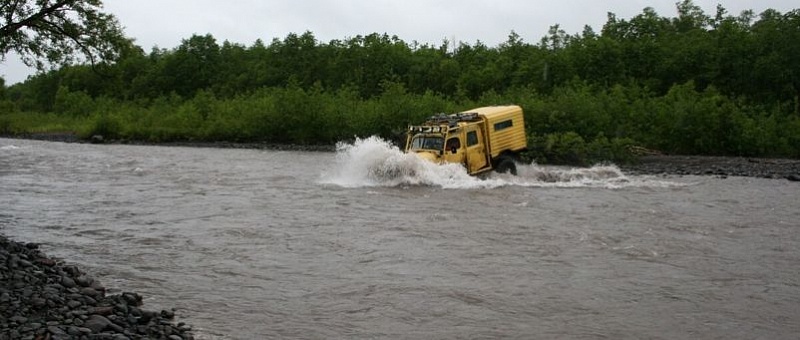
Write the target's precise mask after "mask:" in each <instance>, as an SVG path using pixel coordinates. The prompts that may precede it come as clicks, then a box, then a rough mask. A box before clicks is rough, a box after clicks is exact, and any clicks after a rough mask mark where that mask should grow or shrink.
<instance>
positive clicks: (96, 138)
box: [89, 135, 103, 144]
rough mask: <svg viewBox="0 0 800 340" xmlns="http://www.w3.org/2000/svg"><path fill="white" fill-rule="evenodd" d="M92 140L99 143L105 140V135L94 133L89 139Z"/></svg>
mask: <svg viewBox="0 0 800 340" xmlns="http://www.w3.org/2000/svg"><path fill="white" fill-rule="evenodd" d="M89 141H90V142H92V143H95V144H99V143H102V142H103V135H92V138H91V139H89Z"/></svg>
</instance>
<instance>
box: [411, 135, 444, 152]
mask: <svg viewBox="0 0 800 340" xmlns="http://www.w3.org/2000/svg"><path fill="white" fill-rule="evenodd" d="M442 146H444V138H442V137H436V136H424V135H417V136H414V139H412V140H411V149H412V150H420V149H427V150H442Z"/></svg>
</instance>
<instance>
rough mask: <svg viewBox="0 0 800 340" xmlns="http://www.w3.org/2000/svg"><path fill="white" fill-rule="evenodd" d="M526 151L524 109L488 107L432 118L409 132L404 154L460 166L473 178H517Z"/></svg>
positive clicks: (411, 128) (412, 127) (411, 127)
mask: <svg viewBox="0 0 800 340" xmlns="http://www.w3.org/2000/svg"><path fill="white" fill-rule="evenodd" d="M526 148H527V139H526V136H525V122H524V118H523V113H522V108H520V107H519V106H516V105H509V106H489V107H481V108H476V109H472V110H468V111H464V112H459V113H452V114H438V115H434V116H431V117H430V118H428V120H427V121H425V122H424V123H423V124H421V125H412V126H409V128H408V134H407V139H406V147H405V152H407V153H416V154H417V155H418V156H420V157H421V158H423V159H426V160H429V161H431V162H434V163H438V164H443V163H458V164H461V165H463V166H464V168H465V169H466V170H467V172H468V173H469V174H471V175H477V174H482V173H485V172H488V171H491V170H495V171H497V172H511V173H512V174H515V175H516V165H515V163H514V160H515V159H517V158H518V155H519V153H520V152H522V151H524V150H525V149H526Z"/></svg>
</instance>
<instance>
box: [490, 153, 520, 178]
mask: <svg viewBox="0 0 800 340" xmlns="http://www.w3.org/2000/svg"><path fill="white" fill-rule="evenodd" d="M494 171H497V172H498V173H501V174H504V173H507V172H510V173H511V174H512V175H514V176H516V175H517V165H516V164H515V163H514V160H513V159H511V158H509V157H500V159H499V160H498V161H497V166H496V167H495V168H494Z"/></svg>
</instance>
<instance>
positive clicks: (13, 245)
mask: <svg viewBox="0 0 800 340" xmlns="http://www.w3.org/2000/svg"><path fill="white" fill-rule="evenodd" d="M38 248H39V247H38V245H37V244H34V243H27V244H25V243H19V242H15V241H12V240H9V239H8V238H6V237H3V236H0V340H6V339H8V340H11V339H31V340H33V339H37V340H38V339H53V340H55V339H114V340H122V339H169V340H181V339H193V336H192V333H191V327H189V326H187V325H185V324H184V323H177V324H175V323H174V322H173V321H172V320H173V318H174V316H175V314H174V312H173V311H169V310H162V311H160V312H154V311H149V310H146V309H143V308H142V297H141V296H140V295H139V294H136V293H130V292H125V293H122V294H113V295H106V289H105V288H104V287H103V286H102V285H101V284H100V283H99V282H98V281H97V280H94V279H93V278H91V277H89V276H87V275H86V274H85V273H84V272H83V271H81V270H80V268H78V267H77V266H74V265H70V264H66V263H64V262H62V261H60V260H58V259H54V258H51V257H48V256H47V255H45V254H44V253H42V252H41V251H40V250H39V249H38Z"/></svg>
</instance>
